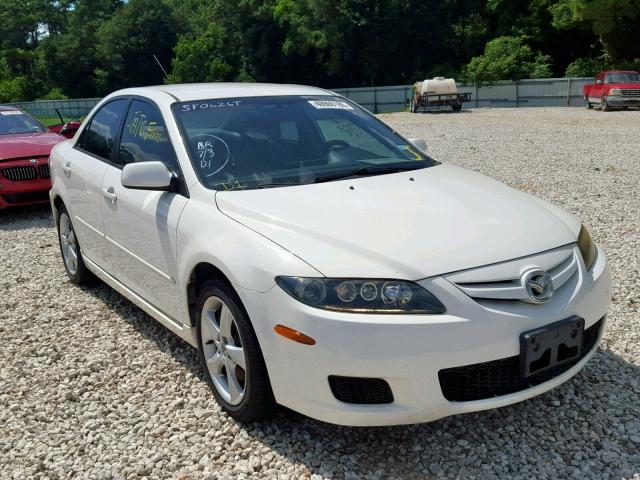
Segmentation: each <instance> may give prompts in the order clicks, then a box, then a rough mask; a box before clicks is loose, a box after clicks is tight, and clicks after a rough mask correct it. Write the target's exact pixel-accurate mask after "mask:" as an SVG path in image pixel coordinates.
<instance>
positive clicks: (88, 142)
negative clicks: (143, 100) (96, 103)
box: [78, 99, 128, 160]
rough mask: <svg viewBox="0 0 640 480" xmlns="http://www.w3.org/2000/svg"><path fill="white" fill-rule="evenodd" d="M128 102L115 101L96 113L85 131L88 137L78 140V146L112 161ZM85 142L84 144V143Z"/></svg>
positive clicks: (84, 136)
mask: <svg viewBox="0 0 640 480" xmlns="http://www.w3.org/2000/svg"><path fill="white" fill-rule="evenodd" d="M127 102H128V100H124V99H123V100H114V101H113V102H109V103H107V104H106V105H105V106H104V107H102V108H101V109H100V110H98V111H97V112H96V114H95V115H94V116H93V118H92V119H91V123H90V124H89V126H88V127H87V128H86V129H85V130H86V132H87V133H86V135H84V134H83V136H82V137H81V138H80V139H79V140H78V146H80V147H82V148H84V149H85V150H86V151H87V152H90V153H93V154H94V155H97V156H99V157H101V158H104V159H105V160H111V152H112V151H113V143H114V141H115V138H116V135H117V134H118V126H119V125H120V120H122V117H123V116H124V113H125V109H126V107H127ZM82 142H84V143H82Z"/></svg>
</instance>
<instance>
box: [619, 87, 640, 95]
mask: <svg viewBox="0 0 640 480" xmlns="http://www.w3.org/2000/svg"><path fill="white" fill-rule="evenodd" d="M622 95H623V96H624V97H640V88H623V89H622Z"/></svg>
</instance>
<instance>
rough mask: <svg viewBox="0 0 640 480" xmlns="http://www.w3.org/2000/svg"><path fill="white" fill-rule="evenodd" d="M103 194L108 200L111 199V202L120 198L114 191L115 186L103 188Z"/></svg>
mask: <svg viewBox="0 0 640 480" xmlns="http://www.w3.org/2000/svg"><path fill="white" fill-rule="evenodd" d="M102 196H103V197H104V198H106V199H107V200H109V201H110V202H111V203H116V200H118V196H117V195H116V194H115V192H114V191H113V187H109V190H107V189H106V188H103V189H102Z"/></svg>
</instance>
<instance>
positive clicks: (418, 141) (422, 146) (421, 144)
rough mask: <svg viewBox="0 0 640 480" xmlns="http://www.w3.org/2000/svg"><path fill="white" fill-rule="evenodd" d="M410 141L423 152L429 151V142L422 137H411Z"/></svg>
mask: <svg viewBox="0 0 640 480" xmlns="http://www.w3.org/2000/svg"><path fill="white" fill-rule="evenodd" d="M409 141H410V142H411V143H412V144H413V146H414V147H416V148H417V149H418V150H420V151H421V152H422V153H427V142H425V141H424V140H423V139H422V138H410V139H409Z"/></svg>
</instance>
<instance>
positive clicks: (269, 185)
mask: <svg viewBox="0 0 640 480" xmlns="http://www.w3.org/2000/svg"><path fill="white" fill-rule="evenodd" d="M295 185H300V184H299V183H261V184H260V185H256V188H275V187H293V186H295Z"/></svg>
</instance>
